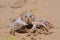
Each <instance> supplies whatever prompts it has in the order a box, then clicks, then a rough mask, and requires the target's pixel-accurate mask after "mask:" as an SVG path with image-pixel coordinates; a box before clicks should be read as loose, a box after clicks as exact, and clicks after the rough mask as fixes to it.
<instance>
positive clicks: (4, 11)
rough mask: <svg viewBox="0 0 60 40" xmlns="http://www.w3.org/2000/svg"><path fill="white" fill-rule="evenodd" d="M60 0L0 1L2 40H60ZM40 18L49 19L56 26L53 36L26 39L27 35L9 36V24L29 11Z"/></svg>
mask: <svg viewBox="0 0 60 40" xmlns="http://www.w3.org/2000/svg"><path fill="white" fill-rule="evenodd" d="M59 4H60V0H25V1H24V0H0V40H60V11H59V10H60V5H59ZM29 10H31V13H32V14H34V15H35V16H36V17H39V18H47V20H49V22H50V23H52V24H53V25H54V30H53V31H54V32H53V34H51V35H44V34H39V35H37V36H29V37H26V35H27V33H16V34H17V35H16V36H11V35H9V22H10V19H11V18H13V17H17V16H19V15H20V14H21V13H23V12H25V11H27V12H29Z"/></svg>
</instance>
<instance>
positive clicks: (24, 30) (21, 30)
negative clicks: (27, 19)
mask: <svg viewBox="0 0 60 40" xmlns="http://www.w3.org/2000/svg"><path fill="white" fill-rule="evenodd" d="M32 27H33V25H32V24H28V25H26V26H24V27H22V29H18V30H15V31H16V32H17V33H27V32H26V29H28V30H29V29H31V28H32Z"/></svg>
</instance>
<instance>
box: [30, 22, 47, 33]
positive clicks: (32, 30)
mask: <svg viewBox="0 0 60 40" xmlns="http://www.w3.org/2000/svg"><path fill="white" fill-rule="evenodd" d="M37 25H38V26H40V25H43V27H44V28H45V29H46V31H47V32H48V29H47V27H46V25H45V24H44V23H42V22H34V23H33V27H32V28H31V31H30V32H34V31H35V30H36V27H37Z"/></svg>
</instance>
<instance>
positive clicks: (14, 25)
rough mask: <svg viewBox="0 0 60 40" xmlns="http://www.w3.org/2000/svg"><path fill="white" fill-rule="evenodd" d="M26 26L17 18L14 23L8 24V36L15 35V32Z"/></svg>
mask: <svg viewBox="0 0 60 40" xmlns="http://www.w3.org/2000/svg"><path fill="white" fill-rule="evenodd" d="M25 25H28V24H27V23H26V22H24V21H22V20H21V19H20V18H17V19H16V20H15V21H12V22H11V23H10V29H11V31H10V34H13V35H15V30H17V29H21V28H22V27H23V26H25Z"/></svg>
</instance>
